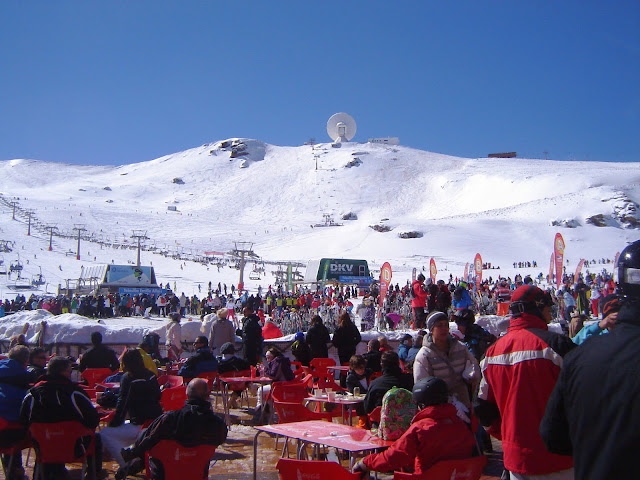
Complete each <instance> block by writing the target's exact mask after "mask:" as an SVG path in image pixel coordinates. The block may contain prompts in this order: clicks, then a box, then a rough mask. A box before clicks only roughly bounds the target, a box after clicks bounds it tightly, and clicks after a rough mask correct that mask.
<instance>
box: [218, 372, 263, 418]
mask: <svg viewBox="0 0 640 480" xmlns="http://www.w3.org/2000/svg"><path fill="white" fill-rule="evenodd" d="M218 380H220V382H221V383H222V406H223V408H224V421H225V423H226V424H227V427H228V428H231V417H230V416H229V388H228V387H229V384H230V383H247V382H252V383H259V384H260V390H261V392H260V395H262V389H263V388H264V386H265V385H267V384H269V383H272V382H273V378H270V377H225V376H224V375H221V376H219V377H218ZM265 404H266V402H265ZM263 415H264V405H262V411H261V412H260V420H262V418H263Z"/></svg>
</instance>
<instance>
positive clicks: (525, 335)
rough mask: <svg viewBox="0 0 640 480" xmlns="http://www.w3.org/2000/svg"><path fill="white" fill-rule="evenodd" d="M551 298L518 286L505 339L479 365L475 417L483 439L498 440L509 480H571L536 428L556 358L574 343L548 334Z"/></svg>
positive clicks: (569, 469)
mask: <svg viewBox="0 0 640 480" xmlns="http://www.w3.org/2000/svg"><path fill="white" fill-rule="evenodd" d="M551 304H552V300H551V296H550V295H549V294H548V293H545V292H543V291H542V290H540V289H539V288H538V287H534V286H533V285H523V286H521V287H518V288H517V289H516V291H515V292H514V293H513V296H512V298H511V305H510V307H509V308H510V311H511V320H510V325H509V330H508V332H507V334H506V335H504V336H503V337H501V338H499V339H498V341H497V342H496V343H494V344H493V345H491V346H490V347H489V348H488V349H487V353H486V356H485V358H484V360H482V364H481V365H482V372H483V374H484V377H483V378H482V381H481V382H480V393H479V395H478V400H477V405H476V407H475V413H476V415H477V416H478V419H479V420H480V422H481V423H482V425H483V426H485V427H489V428H488V432H489V434H491V435H493V436H495V437H496V438H501V439H502V448H503V451H504V466H505V468H506V469H507V470H508V471H509V472H510V475H511V479H512V480H535V479H543V478H544V479H545V480H546V479H549V480H573V478H574V477H573V462H572V460H571V458H570V457H566V456H562V455H556V454H554V453H549V452H548V451H547V449H546V448H545V446H544V444H543V443H542V438H541V437H540V433H539V428H540V421H541V420H542V417H543V415H544V409H545V406H546V404H547V400H548V399H549V396H550V395H551V391H552V390H553V387H554V386H555V384H556V381H557V380H558V376H559V375H560V369H561V367H562V357H563V356H564V355H565V354H567V353H568V352H569V351H570V350H571V349H572V348H574V347H575V344H574V343H573V342H572V341H571V340H570V339H569V338H568V337H565V336H564V335H559V334H557V333H553V332H550V331H549V329H548V327H547V323H548V322H550V321H551Z"/></svg>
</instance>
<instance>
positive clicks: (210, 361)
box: [178, 335, 218, 378]
mask: <svg viewBox="0 0 640 480" xmlns="http://www.w3.org/2000/svg"><path fill="white" fill-rule="evenodd" d="M193 346H194V347H195V348H196V354H195V355H193V356H191V357H189V358H188V359H187V361H186V362H184V365H183V366H182V367H181V368H180V370H178V375H180V376H181V377H186V378H195V377H197V376H198V375H200V374H201V373H206V372H217V371H218V360H216V357H215V356H214V355H213V353H211V349H210V348H209V341H208V340H207V337H205V336H204V335H200V336H199V337H197V338H196V340H195V342H193Z"/></svg>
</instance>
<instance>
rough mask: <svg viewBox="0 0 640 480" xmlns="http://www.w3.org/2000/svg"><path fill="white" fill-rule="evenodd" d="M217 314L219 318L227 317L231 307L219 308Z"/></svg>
mask: <svg viewBox="0 0 640 480" xmlns="http://www.w3.org/2000/svg"><path fill="white" fill-rule="evenodd" d="M216 314H217V315H218V317H219V318H227V316H228V315H229V309H228V308H219V309H218V311H217V312H216Z"/></svg>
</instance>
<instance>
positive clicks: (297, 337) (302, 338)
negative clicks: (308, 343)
mask: <svg viewBox="0 0 640 480" xmlns="http://www.w3.org/2000/svg"><path fill="white" fill-rule="evenodd" d="M294 338H295V339H296V341H298V342H299V341H301V340H304V333H302V332H298V333H296V335H295V337H294Z"/></svg>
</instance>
